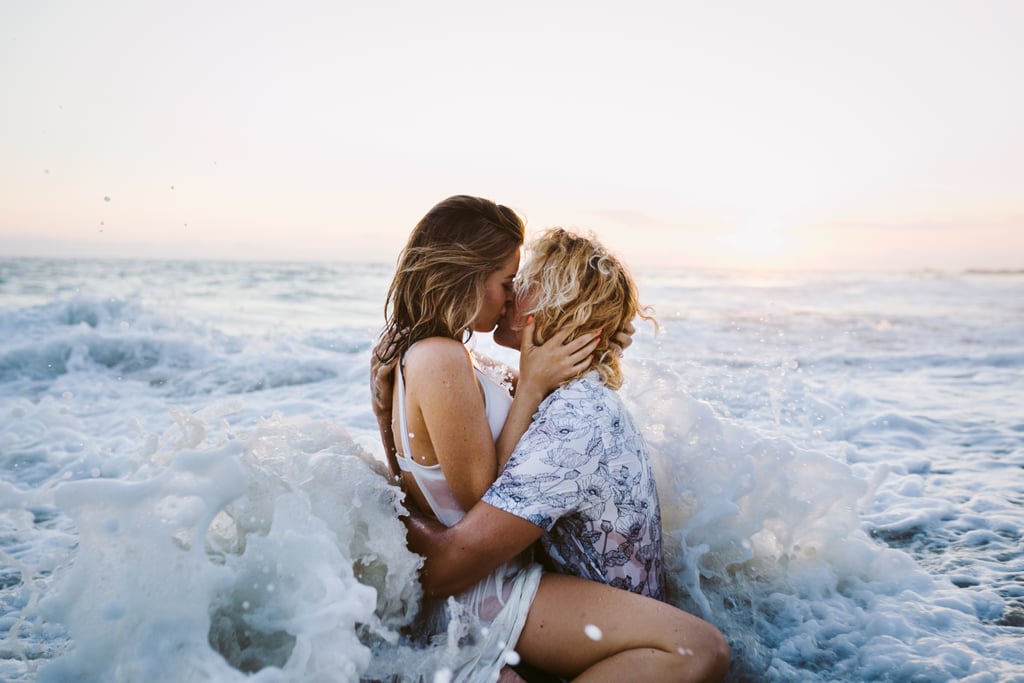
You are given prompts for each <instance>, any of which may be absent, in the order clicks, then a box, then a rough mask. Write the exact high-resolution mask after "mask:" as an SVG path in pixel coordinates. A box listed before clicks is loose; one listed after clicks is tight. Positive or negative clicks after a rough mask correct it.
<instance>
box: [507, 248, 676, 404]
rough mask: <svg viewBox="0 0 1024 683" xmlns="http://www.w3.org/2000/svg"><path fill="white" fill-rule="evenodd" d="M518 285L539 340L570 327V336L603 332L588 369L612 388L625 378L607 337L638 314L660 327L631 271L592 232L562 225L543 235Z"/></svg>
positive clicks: (524, 309)
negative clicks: (644, 301)
mask: <svg viewBox="0 0 1024 683" xmlns="http://www.w3.org/2000/svg"><path fill="white" fill-rule="evenodd" d="M515 286H516V295H517V297H519V304H520V312H521V314H523V315H532V316H533V317H534V322H535V327H534V340H533V341H534V343H535V344H543V343H544V341H545V340H546V339H548V338H550V337H551V336H552V335H553V334H554V333H555V332H557V331H559V330H563V329H566V328H573V329H575V330H576V332H575V333H574V334H573V335H572V336H576V334H579V333H582V332H589V331H591V330H596V329H600V330H601V340H600V342H599V343H598V346H597V349H596V350H595V352H594V362H593V363H592V364H591V366H590V368H588V370H597V372H598V373H600V375H601V381H602V382H604V384H605V385H606V386H608V387H610V388H611V389H618V388H619V387H621V386H622V380H623V377H622V368H621V367H620V362H619V355H618V354H616V353H609V352H608V342H609V340H611V339H612V338H613V337H614V336H615V335H616V334H617V333H618V332H620V331H622V330H623V328H624V327H625V326H626V324H627V323H629V322H631V321H632V320H633V319H634V318H636V317H638V316H639V317H640V318H642V319H643V320H648V321H650V322H652V323H653V324H654V326H655V329H656V330H657V326H658V323H657V321H656V320H655V319H654V316H653V315H652V313H653V309H651V307H650V306H644V305H642V304H641V303H640V299H639V292H638V290H637V286H636V283H635V282H634V281H633V277H632V276H631V275H630V273H629V271H628V270H627V269H626V267H625V266H624V265H623V264H622V263H621V262H620V261H619V260H618V259H617V258H616V257H615V256H613V255H612V254H610V253H609V252H608V251H607V250H606V249H605V248H604V246H602V245H601V243H600V242H598V240H597V239H596V238H595V237H594V236H593V235H589V234H588V235H586V236H581V235H578V234H575V233H572V232H569V231H567V230H564V229H562V228H553V229H551V230H548V231H547V232H545V233H543V234H541V235H540V236H539V237H537V238H536V239H535V240H534V241H533V242H531V244H530V246H529V255H528V256H527V261H526V264H525V265H524V266H523V267H522V268H521V269H520V271H519V274H518V275H517V276H516V283H515Z"/></svg>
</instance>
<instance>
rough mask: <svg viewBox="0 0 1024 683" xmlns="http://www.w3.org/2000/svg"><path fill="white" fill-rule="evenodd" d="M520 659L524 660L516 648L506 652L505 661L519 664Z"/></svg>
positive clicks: (509, 663)
mask: <svg viewBox="0 0 1024 683" xmlns="http://www.w3.org/2000/svg"><path fill="white" fill-rule="evenodd" d="M520 661H522V657H520V656H519V653H518V652H516V651H515V650H509V651H508V652H506V653H505V663H506V664H508V665H509V666H518V665H519V662H520Z"/></svg>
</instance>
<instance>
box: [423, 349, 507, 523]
mask: <svg viewBox="0 0 1024 683" xmlns="http://www.w3.org/2000/svg"><path fill="white" fill-rule="evenodd" d="M403 367H404V376H405V380H406V382H405V390H406V399H407V400H406V406H407V412H406V419H407V422H408V425H407V426H408V428H409V432H410V447H411V449H412V450H413V453H412V454H406V455H407V456H409V457H413V456H414V457H415V458H416V460H417V461H418V462H423V463H425V464H432V462H437V463H438V464H440V466H441V471H442V472H443V473H444V476H445V479H446V480H447V482H448V485H449V487H450V488H451V490H452V493H453V494H454V496H455V499H456V500H457V501H458V503H459V506H460V507H462V509H464V510H468V509H470V508H471V507H473V505H474V504H475V503H476V502H477V501H478V500H480V497H481V496H483V494H484V492H485V491H486V490H487V488H488V487H489V486H490V485H491V483H492V482H493V481H494V479H495V477H497V474H498V463H497V458H496V456H495V452H494V438H493V436H492V435H491V429H490V426H489V424H488V422H487V413H486V410H485V407H484V400H483V395H482V394H481V393H480V386H479V384H478V383H477V378H476V373H475V372H474V370H473V363H472V360H471V359H470V356H469V352H468V351H467V349H466V347H465V346H464V345H462V344H461V343H460V342H457V341H455V340H453V339H445V338H441V337H433V338H430V339H424V340H423V341H421V342H419V343H418V344H417V345H416V346H415V347H414V348H413V349H411V350H410V351H409V352H408V353H407V354H406V357H405V365H404V366H403Z"/></svg>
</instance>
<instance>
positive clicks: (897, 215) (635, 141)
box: [0, 0, 1024, 270]
mask: <svg viewBox="0 0 1024 683" xmlns="http://www.w3.org/2000/svg"><path fill="white" fill-rule="evenodd" d="M1022 26H1024V2H1018V1H1016V0H1007V1H1003V2H999V1H986V0H963V1H956V2H954V1H950V0H884V1H876V0H856V1H849V2H840V1H839V0H836V1H829V2H822V1H819V0H807V1H794V0H771V1H769V0H764V1H757V2H755V1H753V0H751V1H746V2H741V1H737V0H732V1H729V0H725V1H716V2H704V1H701V2H692V1H688V0H681V1H676V2H667V1H665V2H648V1H645V0H638V1H636V2H631V3H623V2H603V1H601V0H590V1H588V2H575V1H566V2H535V1H533V0H522V1H517V2H501V3H498V2H482V1H480V0H477V1H475V2H450V1H446V0H440V1H438V2H419V1H417V2H388V1H386V0H385V1H382V2H368V1H365V0H360V1H358V2H351V1H346V0H331V1H325V2H315V1H309V2H289V3H285V2H278V3H271V2H254V1H248V2H217V1H210V2H195V1H193V0H181V1H176V2H173V3H172V2H137V1H135V0H121V1H113V0H107V1H103V0H99V1H95V2H93V1H91V2H77V1H72V0H68V1H66V2H54V1H48V0H33V1H29V0H5V2H3V3H2V4H0V92H2V97H3V106H2V107H0V257H3V256H59V257H83V258H84V257H128V258H167V257H169V258H241V259H264V258H265V259H289V260H291V259H295V260H306V259H316V260H327V261H339V260H341V261H343V260H353V259H359V260H375V261H382V262H390V263H393V262H394V260H395V257H396V256H397V253H398V251H399V249H400V248H401V246H402V245H403V244H404V241H405V239H406V237H407V235H408V233H409V231H410V230H411V229H412V227H413V226H414V225H415V223H416V222H417V220H418V219H419V218H420V217H421V216H422V215H423V214H424V213H425V212H426V211H427V210H428V209H429V208H430V207H431V206H432V205H433V204H435V203H436V202H437V201H439V200H441V199H443V198H445V197H447V196H449V195H453V194H475V195H480V196H485V197H489V198H491V199H494V200H496V201H498V202H500V203H503V204H507V205H509V206H511V207H512V208H514V209H516V210H517V211H518V212H519V213H520V214H521V215H522V216H524V218H526V220H527V226H528V230H529V231H530V232H531V233H532V232H536V231H539V230H541V229H543V228H546V227H550V226H553V225H561V226H564V227H569V228H576V229H581V230H592V231H593V232H594V233H596V234H597V235H598V236H599V237H600V238H601V239H602V241H603V242H604V243H605V244H606V245H607V246H608V247H609V248H611V249H612V250H613V251H616V252H617V253H619V254H621V255H622V256H623V257H624V258H625V259H626V260H627V261H628V262H629V263H631V264H636V265H656V266H662V265H664V266H679V267H740V268H800V269H815V270H817V269H869V270H907V269H911V270H916V269H937V270H960V269H965V268H990V269H1021V268H1024V78H1022V74H1024V40H1022V39H1021V27H1022Z"/></svg>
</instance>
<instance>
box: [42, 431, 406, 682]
mask: <svg viewBox="0 0 1024 683" xmlns="http://www.w3.org/2000/svg"><path fill="white" fill-rule="evenodd" d="M201 421H202V419H201V418H199V417H197V416H195V415H192V416H191V417H190V419H188V420H185V419H183V418H182V417H181V416H179V418H178V422H179V424H180V425H181V428H182V431H183V434H184V435H183V438H182V439H181V440H179V441H177V442H175V443H174V446H173V447H181V448H180V450H176V451H174V452H172V453H170V454H168V453H164V452H161V450H160V448H157V449H156V451H155V452H153V453H150V455H149V456H148V457H147V458H146V462H145V463H144V464H143V465H142V466H141V467H139V469H138V471H137V473H136V475H134V476H132V477H129V478H126V479H88V480H79V481H70V482H64V483H62V484H60V485H59V486H57V487H56V489H55V493H54V497H55V502H56V504H57V505H58V506H59V507H60V508H61V509H62V510H63V511H64V512H65V513H66V514H67V515H68V516H69V517H70V518H72V519H73V520H74V523H75V525H76V526H77V529H78V542H79V545H78V549H77V552H76V553H75V555H74V559H73V561H72V562H70V563H69V564H68V566H66V567H65V568H64V569H63V571H62V572H61V573H60V574H59V576H58V577H57V578H56V579H55V581H54V583H53V585H52V586H51V588H50V590H49V592H48V595H47V597H46V598H45V599H44V600H43V602H42V604H41V606H40V610H39V614H40V616H42V618H43V619H45V620H47V621H48V622H51V623H60V624H64V625H65V626H66V628H67V630H68V634H69V636H70V638H71V640H72V641H73V643H74V646H73V648H70V649H69V650H68V651H67V652H66V653H65V654H63V655H62V656H60V657H58V658H56V659H55V660H53V661H52V662H51V663H50V664H49V665H47V666H45V667H44V668H43V670H42V671H41V674H40V678H39V680H40V681H62V680H72V679H73V680H80V681H116V680H158V679H159V680H194V681H231V680H245V679H247V677H248V675H249V674H255V677H254V678H255V679H256V680H262V681H308V680H324V681H351V680H356V679H357V678H358V677H359V675H360V672H361V671H363V670H364V669H366V668H367V667H368V666H369V663H370V659H371V657H372V655H373V647H374V646H375V645H377V644H380V643H389V642H390V643H394V642H397V640H398V629H400V628H401V627H402V626H404V625H406V624H407V623H409V621H410V620H411V619H412V618H413V616H414V615H415V612H416V610H417V609H418V604H419V600H420V588H419V583H418V581H417V580H416V572H417V571H418V569H419V566H420V559H419V558H418V557H416V556H414V555H412V554H411V553H409V552H408V550H407V549H406V548H405V533H404V527H402V525H401V522H400V521H399V520H398V516H397V512H398V509H399V506H400V494H399V492H398V490H397V489H395V488H394V487H392V486H390V485H388V484H387V482H386V480H385V479H384V477H383V476H381V473H380V471H379V469H377V467H376V466H375V464H374V462H373V461H372V460H371V459H370V458H369V457H368V456H367V455H366V454H365V453H364V452H362V451H361V449H360V448H359V447H358V446H357V445H356V444H354V443H353V442H352V441H351V439H349V438H348V436H347V434H346V433H345V432H344V430H342V429H340V428H339V427H336V426H333V425H328V424H324V423H313V422H288V421H285V420H283V419H281V418H279V417H275V418H273V419H270V420H266V421H264V422H263V423H262V424H261V425H260V426H259V428H257V429H256V430H254V431H252V432H249V433H245V434H231V433H230V429H228V430H227V433H226V434H225V433H224V432H223V431H222V430H219V429H217V428H216V425H198V424H197V422H201ZM199 427H202V428H201V429H200V428H199ZM166 441H167V440H166V439H165V440H164V442H165V443H166ZM197 442H198V443H197ZM161 463H166V464H161Z"/></svg>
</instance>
